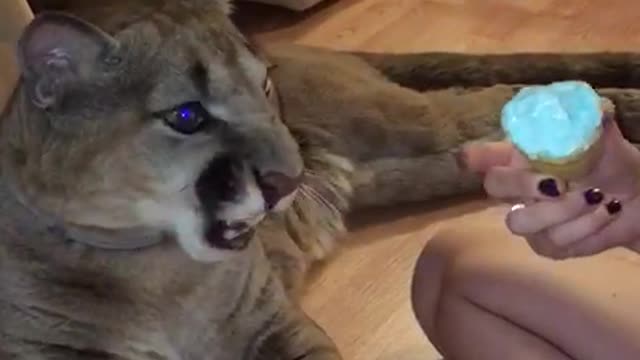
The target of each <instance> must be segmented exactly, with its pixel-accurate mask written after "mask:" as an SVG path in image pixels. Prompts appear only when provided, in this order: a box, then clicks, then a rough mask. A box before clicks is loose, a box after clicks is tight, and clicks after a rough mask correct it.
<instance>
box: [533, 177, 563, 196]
mask: <svg viewBox="0 0 640 360" xmlns="http://www.w3.org/2000/svg"><path fill="white" fill-rule="evenodd" d="M538 190H539V191H540V192H541V193H542V194H543V195H546V196H549V197H558V196H560V190H559V189H558V183H557V182H556V181H555V180H554V179H544V180H542V181H540V183H539V184H538Z"/></svg>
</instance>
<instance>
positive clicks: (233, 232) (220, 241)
mask: <svg viewBox="0 0 640 360" xmlns="http://www.w3.org/2000/svg"><path fill="white" fill-rule="evenodd" d="M254 233H255V230H254V228H253V227H252V226H250V225H248V224H245V223H234V224H229V223H227V222H224V221H215V222H213V223H211V224H210V225H209V226H207V229H206V231H205V240H206V241H207V243H208V244H209V245H211V246H213V247H216V248H219V249H224V250H243V249H245V248H246V247H247V246H248V245H249V241H250V240H251V238H252V237H253V234H254Z"/></svg>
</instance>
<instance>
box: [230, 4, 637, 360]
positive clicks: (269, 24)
mask: <svg viewBox="0 0 640 360" xmlns="http://www.w3.org/2000/svg"><path fill="white" fill-rule="evenodd" d="M239 10H240V14H241V15H242V16H240V17H239V18H238V22H239V24H241V26H242V27H243V28H244V29H246V30H247V31H249V32H251V33H254V34H256V38H257V39H259V40H261V41H292V42H296V43H301V44H309V45H316V46H323V47H329V48H334V49H360V50H372V51H389V52H416V51H425V50H452V51H468V52H511V51H551V50H553V51H592V50H634V49H640V1H636V0H338V1H329V2H328V3H327V4H326V5H322V6H320V7H319V8H317V9H316V10H314V11H312V12H309V13H306V14H301V15H300V14H294V13H290V12H286V11H273V10H271V9H270V8H268V7H262V6H241V7H240V8H239ZM248 12H253V14H254V15H253V16H245V15H247V13H248ZM482 205H483V203H465V204H463V205H457V206H448V207H446V208H445V209H441V210H433V211H423V212H420V213H419V214H418V215H414V216H409V217H405V218H401V219H400V220H397V221H394V222H381V223H377V224H376V225H373V226H368V227H365V228H361V229H360V230H358V231H356V232H354V233H353V236H352V238H351V239H350V240H349V241H350V242H352V243H354V244H357V246H354V247H353V248H351V249H349V250H348V251H346V252H344V253H343V254H341V255H340V256H339V257H338V258H337V259H336V260H335V261H333V262H332V263H331V264H330V265H329V266H328V267H327V268H326V269H325V271H323V272H322V273H321V275H320V276H319V277H318V279H317V280H316V281H315V282H314V284H313V285H312V288H311V294H310V296H308V298H307V299H306V301H305V306H306V308H307V309H308V310H309V312H310V313H312V314H313V316H314V318H315V319H317V320H318V322H319V323H320V324H321V325H323V326H324V327H325V328H326V329H327V330H328V332H329V333H330V334H331V336H332V337H333V338H334V339H335V340H336V341H337V343H338V344H339V346H340V347H341V349H342V351H343V352H344V355H345V359H347V360H419V359H420V360H433V359H438V358H439V357H438V356H437V354H436V352H435V351H434V350H433V348H432V347H431V346H430V345H429V343H428V342H427V341H426V339H425V338H424V337H423V336H422V335H421V333H420V332H419V330H418V328H417V326H416V324H415V322H414V320H413V317H412V315H411V311H410V307H409V302H408V294H409V288H408V284H409V282H410V277H411V270H412V267H413V263H414V261H415V258H416V256H417V255H418V253H419V252H420V249H421V248H422V246H423V245H424V243H425V242H426V241H427V239H428V237H429V235H430V234H431V233H433V231H434V229H435V228H436V227H437V224H438V223H439V222H440V221H441V220H443V219H447V218H449V217H451V216H454V215H456V214H459V213H461V212H463V211H472V210H474V209H476V208H478V207H482Z"/></svg>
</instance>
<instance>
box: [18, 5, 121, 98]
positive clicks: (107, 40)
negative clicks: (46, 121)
mask: <svg viewBox="0 0 640 360" xmlns="http://www.w3.org/2000/svg"><path fill="white" fill-rule="evenodd" d="M117 47H118V43H117V41H116V40H115V39H114V38H113V37H111V36H109V35H108V34H106V33H105V32H103V31H101V30H100V29H98V28H97V27H95V26H93V25H91V24H89V23H87V22H85V21H83V20H80V19H78V18H76V17H73V16H70V15H66V14H62V13H55V12H51V13H42V14H40V15H38V16H37V17H36V18H35V19H34V20H32V22H31V23H30V24H29V25H28V26H27V28H26V29H25V31H24V32H23V33H22V36H21V38H20V40H19V41H18V61H19V63H20V67H21V71H22V75H23V76H24V78H25V80H26V82H27V85H28V86H29V87H30V89H31V90H32V98H33V101H34V103H35V104H36V105H38V106H40V107H43V108H47V107H50V106H52V105H54V104H55V103H57V102H58V101H59V100H60V98H61V96H62V95H63V94H64V91H65V89H66V88H67V87H68V86H69V85H70V84H72V83H74V82H76V81H79V80H86V79H90V78H92V77H93V75H94V74H93V73H94V72H95V71H99V69H100V66H99V64H100V63H103V64H104V63H113V62H114V61H115V62H117V61H119V59H118V58H117V57H114V56H113V54H114V50H116V49H117Z"/></svg>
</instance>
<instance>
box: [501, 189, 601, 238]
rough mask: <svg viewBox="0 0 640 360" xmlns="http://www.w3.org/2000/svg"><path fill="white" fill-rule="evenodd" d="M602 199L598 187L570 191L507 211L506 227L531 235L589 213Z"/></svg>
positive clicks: (519, 233) (515, 231)
mask: <svg viewBox="0 0 640 360" xmlns="http://www.w3.org/2000/svg"><path fill="white" fill-rule="evenodd" d="M603 200H604V194H603V193H602V191H600V190H599V189H589V190H587V191H584V192H582V191H572V192H570V193H567V194H566V195H565V196H564V197H562V198H561V199H560V200H558V201H542V202H537V203H534V204H531V205H529V206H525V207H522V208H517V209H515V210H514V211H511V212H509V213H508V214H507V219H506V223H507V227H508V228H509V230H511V232H513V233H514V234H516V235H521V236H529V235H533V234H536V233H538V232H541V231H543V230H546V229H549V228H552V227H554V226H558V225H559V224H564V223H566V222H568V221H571V220H573V219H575V218H578V217H580V216H582V215H584V214H586V213H589V212H591V211H593V210H594V209H595V208H596V206H597V205H599V204H601V203H602V202H603Z"/></svg>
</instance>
